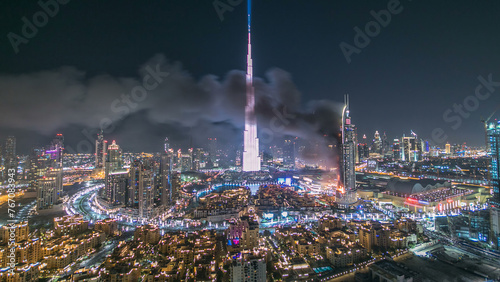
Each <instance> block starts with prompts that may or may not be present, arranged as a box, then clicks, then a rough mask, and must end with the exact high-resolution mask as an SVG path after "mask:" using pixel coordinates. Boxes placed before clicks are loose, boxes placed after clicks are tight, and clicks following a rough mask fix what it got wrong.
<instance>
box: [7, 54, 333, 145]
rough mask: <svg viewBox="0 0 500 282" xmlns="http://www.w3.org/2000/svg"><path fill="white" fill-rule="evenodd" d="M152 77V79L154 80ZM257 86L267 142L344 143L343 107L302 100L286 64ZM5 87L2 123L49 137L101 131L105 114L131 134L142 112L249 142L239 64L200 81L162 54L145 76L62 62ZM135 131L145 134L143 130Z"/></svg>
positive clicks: (200, 134) (196, 138) (197, 137)
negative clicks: (93, 71) (89, 70)
mask: <svg viewBox="0 0 500 282" xmlns="http://www.w3.org/2000/svg"><path fill="white" fill-rule="evenodd" d="M152 70H153V71H154V70H160V71H161V72H164V73H168V75H167V76H165V77H162V78H161V81H158V82H159V83H158V84H157V85H155V87H149V89H150V90H147V92H146V94H144V93H142V94H143V95H142V96H141V97H140V99H134V96H133V95H131V94H132V92H133V89H134V87H137V86H141V85H144V82H143V78H144V77H145V76H146V75H148V74H149V75H151V72H152ZM152 82H154V80H153V79H152V78H151V79H150V80H149V81H148V83H149V84H153V83H152ZM254 86H255V93H256V103H257V104H256V113H257V116H258V122H259V130H260V133H259V134H260V136H261V137H260V138H261V144H262V147H263V148H265V147H266V146H270V144H271V143H272V142H273V141H276V140H278V139H279V138H280V137H282V136H288V135H289V136H297V137H299V138H302V139H304V140H306V141H308V142H309V143H310V144H320V145H319V146H320V147H322V148H326V145H327V144H335V143H336V139H337V138H338V134H339V129H340V124H339V123H340V110H341V105H339V104H337V103H334V102H331V101H313V102H310V103H308V104H307V105H305V106H302V105H301V94H300V92H299V91H298V89H297V88H296V86H295V85H294V83H293V81H292V78H291V76H290V74H288V73H287V72H285V71H283V70H280V69H272V70H269V71H268V72H267V73H266V76H265V79H261V78H256V79H255V82H254ZM0 89H2V92H3V93H2V94H1V96H2V103H1V104H0V128H22V129H26V130H31V131H36V132H38V133H40V134H43V135H47V136H48V135H52V134H54V133H55V131H56V130H61V129H64V128H68V127H83V128H87V129H94V130H93V131H90V130H87V132H93V133H94V132H96V131H97V130H96V129H98V128H99V127H101V126H103V120H105V121H107V120H111V121H112V122H113V123H112V125H111V126H108V125H106V127H107V130H108V131H110V132H109V133H110V134H112V132H113V131H116V132H115V133H117V132H123V131H127V130H130V128H127V120H128V119H130V117H131V116H134V115H137V114H139V113H140V114H142V115H145V116H146V117H147V120H148V121H149V122H150V123H151V124H153V125H158V127H161V126H162V125H167V126H169V127H170V128H176V130H180V131H183V132H182V134H180V135H182V136H190V137H191V138H192V140H191V142H193V143H198V144H203V140H206V139H204V138H206V137H207V136H217V135H218V136H221V137H222V140H223V142H227V143H231V142H233V143H234V142H238V141H241V136H240V135H242V134H241V131H242V129H243V126H244V107H245V103H246V96H245V95H246V94H245V89H246V88H245V73H244V72H242V71H236V70H233V71H230V72H229V73H228V74H227V75H226V76H225V77H224V78H222V79H221V78H218V77H216V76H214V75H206V76H204V77H202V78H200V79H199V80H195V79H194V78H193V77H192V76H191V75H190V74H189V73H188V72H187V71H186V70H184V69H183V68H182V66H181V64H180V63H171V62H168V61H167V60H166V59H165V58H164V56H162V55H157V56H155V57H153V58H152V59H151V60H150V61H148V62H147V63H145V64H144V65H143V66H141V68H140V69H139V71H138V76H137V77H113V76H112V75H107V74H104V75H97V76H93V77H89V76H88V75H87V74H86V73H85V72H83V71H81V70H78V69H76V68H74V67H62V68H59V69H56V70H50V71H42V72H37V73H30V74H23V75H0ZM127 97H128V98H127ZM105 124H106V123H105ZM134 126H137V124H134ZM145 128H150V127H145ZM133 132H136V133H137V134H140V133H139V132H140V128H139V129H137V128H135V129H133ZM164 135H166V133H165V134H164ZM123 142H126V141H125V140H123V141H122V143H123Z"/></svg>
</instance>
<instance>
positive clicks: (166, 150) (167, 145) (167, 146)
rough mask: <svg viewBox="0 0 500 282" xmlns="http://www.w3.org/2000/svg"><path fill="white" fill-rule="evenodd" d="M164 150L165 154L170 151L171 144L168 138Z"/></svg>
mask: <svg viewBox="0 0 500 282" xmlns="http://www.w3.org/2000/svg"><path fill="white" fill-rule="evenodd" d="M163 147H164V148H163V150H164V152H165V153H168V152H169V151H170V142H169V141H168V137H165V142H164V143H163Z"/></svg>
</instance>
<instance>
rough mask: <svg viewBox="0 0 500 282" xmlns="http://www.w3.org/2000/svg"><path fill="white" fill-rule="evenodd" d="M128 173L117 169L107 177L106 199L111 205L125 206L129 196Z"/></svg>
mask: <svg viewBox="0 0 500 282" xmlns="http://www.w3.org/2000/svg"><path fill="white" fill-rule="evenodd" d="M128 177H129V174H128V171H127V170H126V169H121V170H120V169H116V170H113V171H110V172H109V173H108V174H107V175H106V186H105V188H104V198H105V199H106V200H107V202H108V204H110V205H125V204H126V202H127V196H128Z"/></svg>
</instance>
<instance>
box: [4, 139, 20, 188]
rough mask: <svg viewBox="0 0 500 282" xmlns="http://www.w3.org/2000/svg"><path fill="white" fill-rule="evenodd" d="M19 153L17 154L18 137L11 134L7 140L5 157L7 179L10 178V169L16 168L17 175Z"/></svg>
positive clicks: (5, 176)
mask: <svg viewBox="0 0 500 282" xmlns="http://www.w3.org/2000/svg"><path fill="white" fill-rule="evenodd" d="M17 163H18V161H17V155H16V137H14V136H9V137H7V140H6V141H5V157H4V165H5V170H4V171H5V173H4V178H5V180H7V179H8V173H7V171H9V169H14V170H15V171H16V175H17Z"/></svg>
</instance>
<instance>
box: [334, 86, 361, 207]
mask: <svg viewBox="0 0 500 282" xmlns="http://www.w3.org/2000/svg"><path fill="white" fill-rule="evenodd" d="M355 149H356V143H355V136H354V125H353V124H352V122H351V117H350V115H349V96H348V95H346V97H345V106H344V110H343V112H342V162H341V170H340V178H341V183H340V185H341V189H340V191H339V193H337V202H338V203H339V204H341V205H350V204H353V203H354V202H356V198H357V197H356V167H355V162H354V158H355V155H354V150H355Z"/></svg>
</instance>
